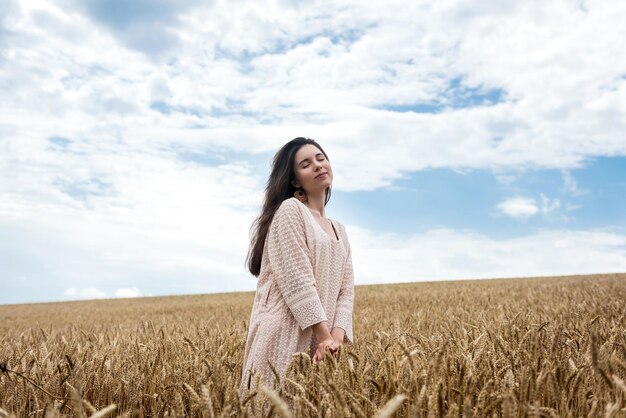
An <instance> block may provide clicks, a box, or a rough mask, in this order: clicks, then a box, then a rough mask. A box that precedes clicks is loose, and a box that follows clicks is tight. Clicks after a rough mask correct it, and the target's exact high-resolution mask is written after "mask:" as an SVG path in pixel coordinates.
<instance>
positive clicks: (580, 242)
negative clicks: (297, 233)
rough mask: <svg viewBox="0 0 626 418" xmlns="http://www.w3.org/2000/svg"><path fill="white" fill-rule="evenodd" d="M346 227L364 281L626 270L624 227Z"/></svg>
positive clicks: (357, 271)
mask: <svg viewBox="0 0 626 418" xmlns="http://www.w3.org/2000/svg"><path fill="white" fill-rule="evenodd" d="M347 230H348V234H349V236H350V243H351V244H352V248H353V263H354V269H355V277H356V282H357V283H361V284H365V283H390V282H404V281H424V280H451V279H468V278H496V277H526V276H547V275H567V274H591V273H610V272H624V271H626V235H625V234H624V233H623V231H621V230H614V231H610V230H581V231H568V230H545V231H540V232H537V233H534V234H529V235H525V236H520V237H517V238H509V239H495V238H490V237H487V236H485V235H482V234H479V233H474V232H470V231H456V230H451V229H437V230H430V231H426V232H424V233H421V234H406V235H404V234H403V235H398V234H385V233H373V232H371V231H368V230H365V229H362V228H358V227H356V226H348V227H347Z"/></svg>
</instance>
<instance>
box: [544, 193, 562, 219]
mask: <svg viewBox="0 0 626 418" xmlns="http://www.w3.org/2000/svg"><path fill="white" fill-rule="evenodd" d="M540 197H541V213H543V214H544V215H547V214H549V213H550V212H553V211H555V210H557V209H559V208H560V207H561V201H560V200H559V199H552V198H549V197H548V196H546V195H545V194H543V193H540Z"/></svg>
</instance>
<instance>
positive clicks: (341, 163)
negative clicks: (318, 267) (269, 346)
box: [0, 0, 626, 304]
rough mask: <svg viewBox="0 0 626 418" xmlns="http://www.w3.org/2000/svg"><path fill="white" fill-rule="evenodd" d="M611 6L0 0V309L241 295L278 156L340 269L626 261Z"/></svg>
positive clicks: (621, 127)
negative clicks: (325, 230) (321, 223)
mask: <svg viewBox="0 0 626 418" xmlns="http://www.w3.org/2000/svg"><path fill="white" fill-rule="evenodd" d="M624 21H626V3H625V2H616V1H606V0H605V1H559V0H557V1H551V2H540V1H528V2H519V1H502V0H493V1H483V2H478V3H476V2H469V3H468V2H465V1H460V0H442V1H437V2H433V1H384V2H382V1H379V2H376V1H374V2H363V1H309V2H299V1H287V0H285V1H243V0H238V1H211V2H206V1H200V0H192V1H185V2H180V1H176V0H150V1H148V0H134V1H132V2H129V1H126V0H80V1H79V0H56V1H46V0H20V1H17V0H4V1H2V2H1V3H0V284H1V287H0V289H2V290H1V291H0V304H12V303H28V302H45V301H62V300H75V299H94V298H117V297H135V296H158V295H173V294H198V293H215V292H230V291H244V290H246V291H247V290H254V289H255V288H256V279H255V278H254V277H253V276H251V275H250V274H249V273H247V272H246V270H245V268H244V261H245V257H246V253H247V249H248V244H249V228H250V225H251V223H252V221H253V220H254V219H255V217H256V216H257V215H258V213H259V210H260V205H261V202H262V199H263V189H264V187H265V184H266V181H267V176H268V173H269V169H270V162H271V159H272V157H273V155H274V153H275V152H276V151H277V150H278V149H279V148H280V147H281V146H282V145H283V144H284V143H285V142H287V141H288V140H290V139H292V138H294V137H298V136H306V137H310V138H315V139H316V140H318V141H319V143H320V144H321V145H322V146H323V147H324V149H325V151H326V152H327V154H328V156H329V160H330V163H331V164H332V166H333V171H334V175H335V176H334V182H333V192H332V198H331V200H330V202H329V203H328V206H327V208H326V214H327V216H328V217H330V218H332V219H336V220H338V221H340V222H342V223H343V224H344V225H345V226H346V229H347V232H348V236H349V239H350V243H351V246H352V251H353V264H354V270H355V283H356V284H357V285H359V284H372V283H391V282H409V281H433V280H456V279H470V278H471V279H475V278H496V277H521V276H546V275H565V274H588V273H610V272H626V215H625V214H624V213H625V211H624V208H625V207H626V54H623V53H621V51H622V50H623V40H624V39H626V25H624V24H623V22H624Z"/></svg>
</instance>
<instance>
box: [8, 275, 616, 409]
mask: <svg viewBox="0 0 626 418" xmlns="http://www.w3.org/2000/svg"><path fill="white" fill-rule="evenodd" d="M253 297H254V295H253V293H250V292H248V293H231V294H218V295H195V296H170V297H151V298H139V299H115V300H97V301H82V302H63V303H42V304H27V305H2V306H0V417H9V416H13V415H14V416H17V417H44V416H45V417H58V416H74V417H87V416H92V417H99V416H110V417H115V416H126V417H131V416H137V417H139V416H190V417H220V416H279V417H287V416H294V417H300V416H302V417H309V416H311V417H352V416H357V417H370V416H377V417H387V416H396V417H462V416H475V417H525V416H544V417H561V416H562V417H579V416H583V417H616V416H626V401H625V399H626V384H625V383H624V380H626V307H625V306H626V274H610V275H593V276H569V277H549V278H526V279H507V280H473V281H456V282H452V281H449V282H432V283H410V284H409V283H407V284H394V285H375V286H374V285H372V286H357V287H356V300H355V311H354V333H355V343H354V344H353V345H351V346H345V347H342V350H341V351H340V352H339V353H338V356H337V358H328V359H327V360H326V361H324V362H323V363H322V364H321V365H319V366H313V365H312V364H311V362H310V358H309V357H308V356H307V355H306V354H300V355H295V356H294V360H293V362H292V364H291V366H290V368H289V370H288V372H287V376H286V378H285V380H284V382H282V385H281V386H276V385H275V386H274V387H263V386H261V387H260V389H259V390H258V391H257V392H253V393H248V394H247V395H246V396H245V397H244V398H243V399H239V397H238V386H239V381H240V377H241V366H242V360H243V350H244V346H245V339H246V331H247V321H248V319H249V315H250V309H251V306H252V300H253Z"/></svg>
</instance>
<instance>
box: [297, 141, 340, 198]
mask: <svg viewBox="0 0 626 418" xmlns="http://www.w3.org/2000/svg"><path fill="white" fill-rule="evenodd" d="M293 164H294V167H293V171H294V173H295V176H296V179H295V181H294V182H293V183H294V184H293V185H294V186H295V187H302V188H303V189H304V192H305V193H311V194H315V193H319V192H321V191H324V190H326V189H327V188H328V187H329V186H330V185H331V184H332V182H333V170H332V168H331V167H330V163H329V162H328V160H327V159H326V157H325V156H324V153H323V152H322V151H321V150H320V149H319V148H317V147H316V146H315V145H312V144H306V145H303V146H301V147H300V149H298V151H297V152H296V156H295V158H294V162H293Z"/></svg>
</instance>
